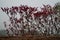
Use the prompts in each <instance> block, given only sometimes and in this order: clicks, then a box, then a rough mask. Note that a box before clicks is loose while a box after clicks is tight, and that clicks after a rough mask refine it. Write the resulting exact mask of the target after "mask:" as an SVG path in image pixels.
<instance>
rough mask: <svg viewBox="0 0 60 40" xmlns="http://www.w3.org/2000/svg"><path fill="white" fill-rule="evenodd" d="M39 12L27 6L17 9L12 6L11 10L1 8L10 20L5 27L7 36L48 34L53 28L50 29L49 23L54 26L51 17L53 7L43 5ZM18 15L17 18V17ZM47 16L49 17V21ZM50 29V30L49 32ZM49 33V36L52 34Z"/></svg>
mask: <svg viewBox="0 0 60 40" xmlns="http://www.w3.org/2000/svg"><path fill="white" fill-rule="evenodd" d="M43 6H44V7H43V8H41V11H38V9H37V8H36V7H28V6H27V5H25V6H24V5H21V6H19V7H17V6H12V7H11V8H8V7H7V8H1V9H2V11H3V12H5V13H6V14H7V15H8V17H9V20H10V24H9V25H8V26H7V24H6V22H4V25H5V27H6V28H7V27H8V28H7V29H6V31H7V34H8V35H9V36H16V35H17V36H18V35H24V34H31V35H34V34H42V33H43V34H49V33H50V32H49V31H52V28H53V27H50V26H49V25H51V24H50V23H52V24H53V26H54V27H55V25H54V22H53V21H52V19H53V18H52V16H53V14H54V13H55V11H54V9H53V7H51V6H50V5H43ZM16 15H17V16H18V15H19V18H18V17H17V16H16ZM49 16H50V17H51V18H50V19H49ZM50 28H51V30H50ZM52 33H53V32H51V33H50V34H52Z"/></svg>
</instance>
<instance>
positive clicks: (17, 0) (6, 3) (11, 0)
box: [0, 0, 60, 30]
mask: <svg viewBox="0 0 60 40" xmlns="http://www.w3.org/2000/svg"><path fill="white" fill-rule="evenodd" d="M57 2H60V0H0V7H12V6H20V5H21V4H22V5H28V6H32V7H41V6H42V4H50V5H51V6H54V4H55V3H57ZM4 21H8V16H7V15H6V14H5V13H4V12H2V10H1V9H0V30H1V29H4V28H5V27H4V25H3V22H4Z"/></svg>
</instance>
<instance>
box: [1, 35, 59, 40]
mask: <svg viewBox="0 0 60 40" xmlns="http://www.w3.org/2000/svg"><path fill="white" fill-rule="evenodd" d="M0 40H60V36H36V35H35V36H32V35H24V36H15V37H13V36H9V37H0Z"/></svg>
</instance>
